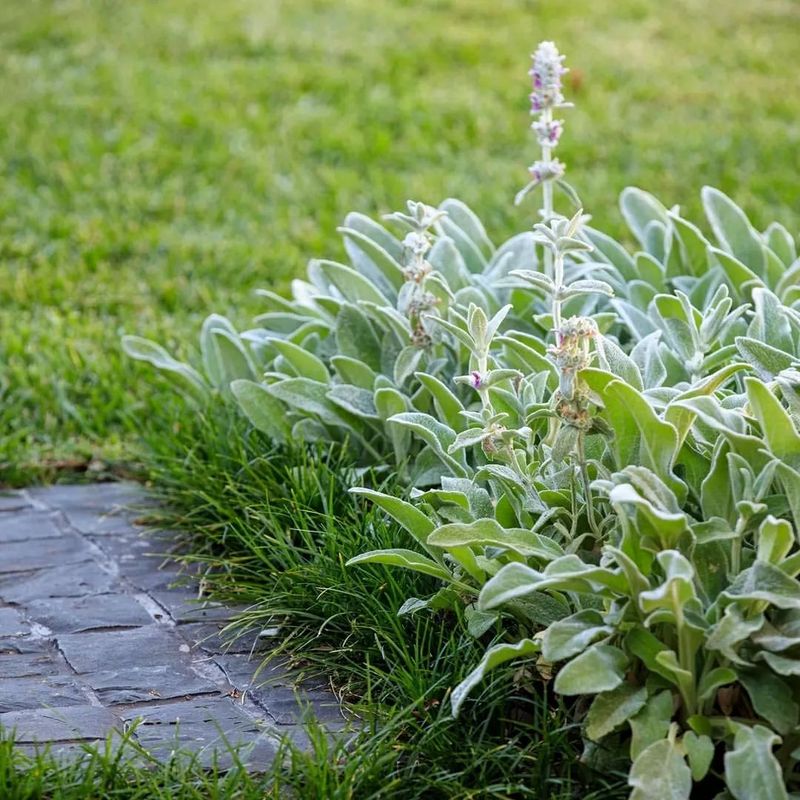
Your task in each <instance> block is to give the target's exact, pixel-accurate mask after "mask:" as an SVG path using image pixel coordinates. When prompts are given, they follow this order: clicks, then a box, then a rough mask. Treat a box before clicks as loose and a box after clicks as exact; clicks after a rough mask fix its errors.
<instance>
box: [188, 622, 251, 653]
mask: <svg viewBox="0 0 800 800" xmlns="http://www.w3.org/2000/svg"><path fill="white" fill-rule="evenodd" d="M225 626H226V623H225V622H224V621H222V622H187V623H185V624H183V625H181V626H180V628H179V631H180V634H181V636H183V638H184V639H186V640H187V641H188V642H189V644H190V645H191V646H192V649H200V650H202V651H203V652H205V653H209V654H210V655H220V654H222V653H242V654H248V655H249V654H251V653H257V652H258V650H259V646H262V647H263V643H264V640H263V639H261V638H260V637H259V632H258V631H257V630H250V631H246V632H245V633H239V632H238V631H227V630H225Z"/></svg>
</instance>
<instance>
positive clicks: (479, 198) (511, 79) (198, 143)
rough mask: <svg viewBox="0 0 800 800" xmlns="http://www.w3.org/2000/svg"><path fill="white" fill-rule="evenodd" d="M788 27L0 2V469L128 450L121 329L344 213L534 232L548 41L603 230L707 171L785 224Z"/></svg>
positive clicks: (318, 245) (683, 196)
mask: <svg viewBox="0 0 800 800" xmlns="http://www.w3.org/2000/svg"><path fill="white" fill-rule="evenodd" d="M798 23H800V11H799V10H798V7H797V5H796V4H794V3H791V2H786V0H757V1H755V0H754V2H748V3H745V2H733V0H728V2H716V3H710V2H706V1H705V0H675V2H672V3H653V2H647V0H572V1H571V2H564V3H551V2H535V1H534V0H494V2H487V0H413V1H412V0H405V1H404V0H291V2H288V1H287V2H280V1H279V0H274V1H273V2H264V1H263V0H226V2H219V3H208V2H203V0H170V2H168V3H166V2H157V0H139V1H138V2H130V1H129V0H119V1H118V2H117V1H115V0H91V1H90V0H83V1H81V0H62V1H61V2H51V1H50V0H47V1H46V2H45V0H27V2H25V3H15V2H11V1H10V0H4V1H3V2H0V119H2V125H0V165H2V169H1V170H0V257H2V266H3V273H2V275H3V280H2V281H0V464H2V473H3V475H4V476H5V478H6V480H25V479H28V478H31V477H34V476H35V475H36V474H37V472H40V471H41V468H43V467H46V466H47V465H48V464H49V465H51V466H52V465H58V464H59V463H62V462H64V460H65V459H66V460H67V463H68V462H69V460H71V459H76V460H77V461H78V463H80V462H81V461H82V460H83V459H85V458H87V457H90V456H95V457H96V458H97V459H100V460H105V461H106V462H125V461H126V460H130V459H131V458H132V454H133V453H134V450H133V443H134V442H135V440H136V436H137V433H138V428H139V426H140V425H141V424H142V420H146V419H148V418H150V417H151V416H152V414H153V411H154V410H156V409H158V408H160V406H161V405H162V404H163V402H164V394H163V392H161V391H155V392H154V391H153V389H152V387H151V386H150V385H149V382H150V380H151V378H150V373H149V372H145V371H143V370H141V369H138V368H134V367H132V366H131V365H130V364H128V363H126V360H125V359H124V358H123V356H122V355H121V353H120V350H119V347H118V339H119V336H120V335H121V334H122V333H125V332H128V333H133V332H136V333H141V334H144V335H148V336H154V337H156V338H159V339H161V340H163V341H166V342H168V343H170V344H171V345H176V346H178V347H180V348H183V349H184V350H185V348H186V347H187V343H190V342H191V340H193V338H194V333H195V330H196V328H197V326H198V324H199V321H200V320H201V319H202V317H203V316H204V315H205V314H206V313H208V312H209V311H211V310H214V311H220V312H223V313H228V314H229V315H231V316H232V317H233V318H234V320H235V321H236V322H237V323H238V324H240V325H245V324H247V322H248V320H249V318H250V316H251V315H252V314H253V313H254V312H256V311H257V310H258V301H257V299H256V298H254V297H253V295H252V290H253V289H254V288H255V287H258V286H266V285H279V286H280V285H283V284H285V282H286V281H287V279H289V278H290V277H291V276H293V275H296V274H298V273H299V272H300V271H301V270H302V269H303V267H304V264H305V262H306V260H307V259H308V258H309V257H312V256H320V255H330V256H334V257H336V256H338V255H340V253H341V248H340V245H339V243H338V241H337V240H336V236H335V234H334V228H335V226H336V225H337V224H338V223H339V222H340V221H341V219H342V218H343V216H344V215H345V213H346V212H347V211H349V210H351V209H353V208H358V209H362V210H364V211H367V212H371V213H379V212H385V211H387V210H390V209H394V208H397V207H399V206H401V205H402V204H403V202H404V201H405V199H406V198H407V197H414V198H418V199H424V200H427V201H429V202H436V201H438V200H439V199H440V198H442V197H444V196H447V195H457V196H459V197H461V198H463V199H464V200H466V201H467V202H468V203H470V204H471V205H473V206H474V207H475V208H476V210H477V211H478V212H479V213H480V214H481V215H482V216H483V217H484V218H485V219H486V220H487V221H488V222H489V223H490V226H491V229H492V230H493V231H494V232H496V233H497V234H498V235H506V234H508V233H510V232H512V231H516V230H520V229H522V228H524V227H526V226H528V225H529V224H530V213H531V206H527V207H525V208H523V209H516V210H515V209H513V208H512V206H511V204H510V199H511V198H512V197H513V194H514V192H515V190H516V189H518V188H519V187H520V186H521V185H522V184H523V183H524V182H525V179H526V173H525V165H526V164H527V163H529V162H530V161H531V160H533V158H534V157H535V153H534V147H533V143H532V140H531V137H530V135H529V132H528V131H527V125H528V115H527V91H528V86H527V80H528V79H527V76H526V70H527V68H528V54H529V53H530V52H531V51H532V49H533V48H534V46H535V45H536V43H537V42H538V41H539V40H540V39H542V38H553V39H555V40H556V41H557V42H558V43H559V45H560V46H561V49H562V50H563V51H564V52H566V53H567V55H568V63H569V65H570V66H571V67H572V68H573V73H572V80H571V81H570V86H569V87H568V89H567V93H568V94H569V95H570V97H571V98H572V99H573V100H574V101H575V102H576V103H577V108H576V109H575V110H573V111H569V112H566V113H565V116H566V117H567V120H568V126H567V132H566V134H565V136H564V139H563V145H562V147H561V148H560V150H559V155H560V156H561V157H562V158H563V159H564V160H565V161H566V162H567V164H568V166H569V168H570V179H571V180H572V182H573V183H574V185H576V187H577V188H578V189H579V190H580V191H581V194H582V195H583V199H584V202H585V204H586V206H587V209H588V210H589V211H591V212H592V213H593V214H594V215H595V217H596V219H597V220H598V222H599V224H600V225H601V226H605V227H608V228H609V229H610V230H612V231H613V232H619V231H620V229H621V226H620V222H619V218H618V215H617V212H616V208H615V198H616V196H617V194H618V192H619V190H620V189H621V188H622V187H623V186H625V185H626V184H630V183H635V184H639V185H641V186H644V187H647V188H650V189H652V190H654V191H656V193H658V194H659V195H660V196H662V197H663V199H664V200H665V201H666V202H668V203H681V204H683V205H685V206H688V207H689V208H690V210H691V211H696V210H697V208H698V200H697V194H698V190H699V188H700V186H701V185H702V184H703V183H706V182H708V183H712V184H716V185H719V186H720V187H721V188H723V189H724V190H726V191H728V192H730V193H731V194H732V195H733V196H734V198H736V200H737V201H740V202H741V203H742V204H743V206H744V207H745V209H746V210H747V211H748V212H750V213H752V214H753V216H754V219H755V220H756V221H757V222H758V223H762V224H763V223H766V222H767V221H768V220H769V219H771V218H772V217H773V216H774V217H777V218H779V219H781V220H783V221H784V222H786V223H788V224H790V225H791V226H792V227H795V226H796V224H797V217H796V215H793V214H792V213H791V211H790V208H791V207H792V204H793V203H794V202H795V201H796V199H797V191H796V185H797V183H796V181H797V173H798V166H800V164H799V163H798V161H800V156H798V153H800V126H798V122H797V120H798V119H799V118H800V93H798V92H797V86H796V70H795V69H794V68H793V64H794V63H795V60H796V45H797V36H796V30H797V25H798ZM145 376H147V377H145ZM96 466H97V468H98V469H101V470H102V468H103V465H102V464H97V465H96Z"/></svg>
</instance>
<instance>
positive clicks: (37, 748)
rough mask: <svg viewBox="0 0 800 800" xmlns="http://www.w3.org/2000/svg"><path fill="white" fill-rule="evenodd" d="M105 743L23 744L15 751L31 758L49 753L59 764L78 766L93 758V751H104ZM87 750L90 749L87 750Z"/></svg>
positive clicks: (92, 741)
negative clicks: (81, 762) (79, 763)
mask: <svg viewBox="0 0 800 800" xmlns="http://www.w3.org/2000/svg"><path fill="white" fill-rule="evenodd" d="M104 747H105V742H104V741H101V740H99V739H98V740H91V739H88V740H87V741H85V742H81V743H80V744H58V743H52V742H42V743H41V744H22V745H16V746H15V748H14V749H15V750H18V751H20V752H22V753H25V755H27V756H30V757H31V758H34V757H36V755H37V754H42V753H44V752H47V754H48V755H49V756H51V757H52V758H54V759H55V760H56V761H57V762H58V763H59V764H63V765H65V764H76V763H78V762H79V761H82V760H83V759H86V758H91V749H92V748H94V749H99V750H101V751H102V750H103V749H104ZM87 748H89V749H88V750H87Z"/></svg>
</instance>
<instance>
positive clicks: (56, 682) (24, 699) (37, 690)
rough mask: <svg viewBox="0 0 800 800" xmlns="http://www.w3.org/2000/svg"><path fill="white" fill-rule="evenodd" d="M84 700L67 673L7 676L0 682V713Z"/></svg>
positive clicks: (78, 704)
mask: <svg viewBox="0 0 800 800" xmlns="http://www.w3.org/2000/svg"><path fill="white" fill-rule="evenodd" d="M88 703H89V697H88V695H87V693H86V691H85V690H84V689H83V686H82V684H80V683H78V681H76V680H75V678H73V677H70V676H68V675H52V676H48V677H39V676H37V677H32V676H29V677H26V678H9V679H8V680H4V681H3V686H2V691H0V713H4V712H7V711H21V710H22V709H26V708H30V709H36V708H47V707H59V706H61V707H63V706H83V705H87V704H88Z"/></svg>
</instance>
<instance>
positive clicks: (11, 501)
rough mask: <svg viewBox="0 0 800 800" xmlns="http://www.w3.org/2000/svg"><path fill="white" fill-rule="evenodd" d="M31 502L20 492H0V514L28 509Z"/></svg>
mask: <svg viewBox="0 0 800 800" xmlns="http://www.w3.org/2000/svg"><path fill="white" fill-rule="evenodd" d="M30 507H31V502H30V500H28V499H27V498H26V497H25V495H23V494H22V493H21V492H0V512H5V511H19V510H20V509H23V508H30Z"/></svg>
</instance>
